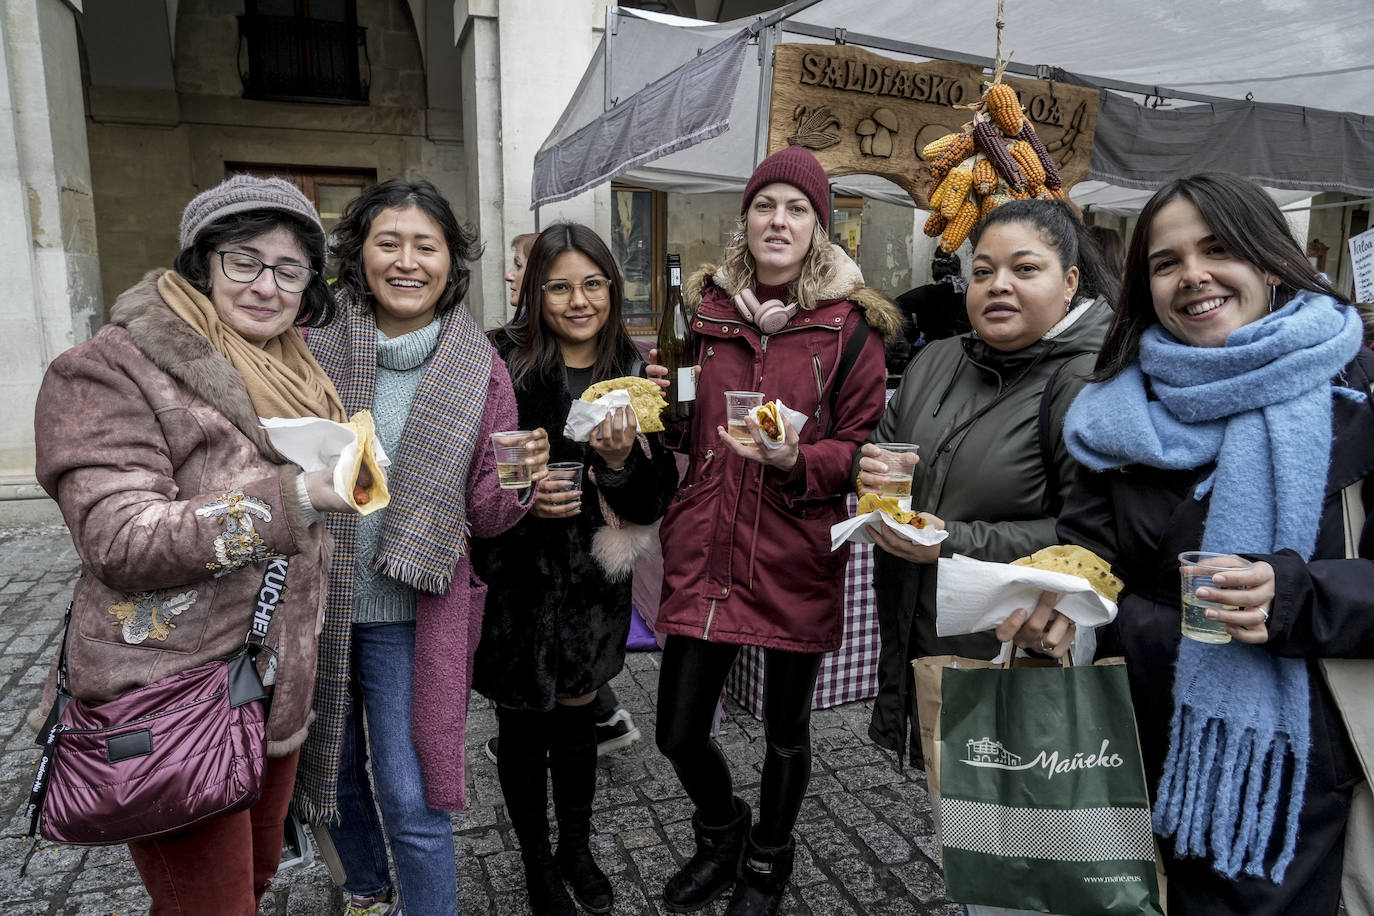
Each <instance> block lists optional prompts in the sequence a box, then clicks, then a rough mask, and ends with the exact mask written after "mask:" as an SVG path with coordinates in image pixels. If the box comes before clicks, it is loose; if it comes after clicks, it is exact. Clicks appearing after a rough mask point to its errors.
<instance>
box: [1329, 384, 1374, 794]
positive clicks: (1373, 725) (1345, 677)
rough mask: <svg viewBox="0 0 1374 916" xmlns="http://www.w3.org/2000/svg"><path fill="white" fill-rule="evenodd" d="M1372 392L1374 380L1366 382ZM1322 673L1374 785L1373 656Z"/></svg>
mask: <svg viewBox="0 0 1374 916" xmlns="http://www.w3.org/2000/svg"><path fill="white" fill-rule="evenodd" d="M1369 390H1370V394H1371V396H1374V382H1371V383H1370V386H1369ZM1366 481H1367V478H1366V479H1365V480H1357V481H1355V482H1354V483H1352V484H1351V485H1350V486H1348V487H1346V488H1345V489H1344V490H1342V491H1341V520H1342V523H1343V527H1344V529H1345V556H1346V559H1356V558H1358V557H1359V555H1360V534H1361V532H1363V531H1364V525H1365V519H1366V517H1367V515H1366V511H1365V506H1364V486H1365V483H1366ZM1321 669H1322V677H1323V678H1325V680H1326V686H1327V687H1328V688H1329V689H1330V690H1331V696H1332V697H1334V698H1335V700H1336V708H1337V709H1339V710H1340V713H1341V719H1342V720H1343V721H1344V722H1345V730H1346V732H1347V733H1348V734H1349V735H1350V743H1351V744H1352V745H1354V747H1355V754H1356V756H1357V757H1359V759H1360V768H1361V769H1363V770H1364V776H1365V779H1367V780H1369V782H1370V785H1374V713H1371V712H1370V709H1371V708H1374V659H1367V658H1324V659H1321Z"/></svg>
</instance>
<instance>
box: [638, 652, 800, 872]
mask: <svg viewBox="0 0 1374 916" xmlns="http://www.w3.org/2000/svg"><path fill="white" fill-rule="evenodd" d="M739 649H740V647H739V646H733V645H726V644H724V643H710V642H706V641H705V640H701V639H693V638H692V637H689V636H669V637H668V642H667V644H666V645H665V646H664V647H663V665H662V669H661V670H660V672H659V676H658V733H657V736H656V738H657V741H658V749H659V750H660V751H662V752H663V755H664V756H665V757H667V758H668V760H669V762H671V763H672V765H673V769H674V770H676V771H677V778H678V779H679V780H680V781H681V782H682V787H683V788H684V789H686V790H687V795H688V797H689V798H691V799H692V803H693V804H694V805H696V807H697V810H698V811H699V812H700V817H701V821H702V822H703V823H705V824H709V825H713V826H714V825H719V824H726V823H729V822H730V821H731V820H733V818H734V816H735V808H734V802H733V801H732V798H733V796H734V786H733V785H732V783H731V781H730V767H729V765H728V764H727V763H726V762H725V755H724V754H722V753H721V752H720V747H719V746H717V744H716V742H715V741H714V740H713V739H712V738H711V720H712V718H713V717H714V715H715V711H716V703H717V702H718V701H719V700H720V693H721V690H723V689H724V687H725V679H726V677H727V676H728V675H729V674H730V666H731V665H733V664H734V662H735V656H736V655H738V654H739ZM763 663H764V664H763V727H764V737H765V739H766V743H767V748H766V751H765V753H764V758H763V779H762V781H761V783H760V785H759V819H758V826H757V827H756V828H755V838H756V841H757V842H758V843H759V844H760V845H762V846H781V845H783V844H784V843H786V842H787V840H788V838H789V837H790V836H791V835H792V827H793V825H795V824H796V822H797V814H798V812H800V811H801V804H802V798H803V797H804V796H805V795H806V787H807V785H808V784H809V783H810V781H811V700H812V697H813V695H814V694H815V692H816V674H817V672H819V671H820V667H821V656H820V654H818V653H801V652H784V651H782V650H780V649H764V650H763Z"/></svg>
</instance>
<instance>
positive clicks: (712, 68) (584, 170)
mask: <svg viewBox="0 0 1374 916" xmlns="http://www.w3.org/2000/svg"><path fill="white" fill-rule="evenodd" d="M748 46H749V31H748V30H747V29H744V30H741V31H740V32H738V33H736V34H735V35H734V36H732V37H730V38H727V39H726V40H725V41H722V42H720V43H719V44H717V45H716V46H715V47H713V48H711V49H710V50H709V51H706V52H705V53H703V54H700V55H698V56H697V57H695V58H694V59H692V60H690V61H688V62H687V63H685V64H683V65H682V66H681V67H679V68H678V69H676V70H674V71H672V72H671V73H669V74H668V75H666V76H664V77H662V78H660V79H658V80H656V81H655V82H653V83H651V84H649V85H648V86H645V87H644V88H643V89H641V90H640V91H638V92H636V93H635V94H634V95H633V96H631V97H630V98H629V99H628V100H626V101H624V102H622V103H621V104H619V105H617V106H616V107H614V108H612V109H611V110H610V111H608V112H606V113H605V114H604V115H602V116H601V117H599V118H596V119H595V120H593V121H592V122H591V123H590V124H587V125H586V126H584V127H582V128H580V129H578V130H576V131H575V132H573V133H572V134H570V135H569V136H567V137H564V138H563V139H562V140H560V141H559V142H558V143H556V144H553V145H546V146H545V147H544V148H543V149H541V150H540V151H539V152H538V153H537V154H536V155H535V157H534V179H533V183H532V188H531V198H532V200H533V205H532V206H534V207H537V206H539V205H541V204H546V203H552V202H554V201H558V200H565V199H567V198H569V197H574V196H576V195H578V194H581V193H583V192H584V191H588V190H590V189H592V188H594V187H596V186H597V185H600V184H604V183H606V182H607V181H610V180H611V179H612V178H615V177H616V176H617V175H620V174H621V173H623V172H626V171H629V170H630V169H632V168H634V167H635V166H638V165H640V164H642V163H645V162H650V161H652V160H654V159H658V158H661V157H663V156H666V155H668V154H669V153H673V152H676V151H677V150H680V149H685V148H687V147H689V146H695V145H696V144H698V143H700V142H701V141H703V140H709V139H710V138H712V137H714V136H716V135H718V134H720V133H723V132H724V131H727V130H729V129H730V109H731V107H732V106H733V105H734V102H735V87H736V86H737V85H738V83H739V74H740V67H741V66H742V65H743V63H744V54H745V51H746V50H747V49H748ZM603 54H604V39H603V48H602V49H599V50H598V53H597V55H596V56H595V57H594V58H593V61H592V67H593V68H595V67H597V66H598V63H599V62H600V60H601V59H602V55H603ZM587 83H588V81H587V80H586V79H585V78H584V80H583V85H584V86H585V85H587Z"/></svg>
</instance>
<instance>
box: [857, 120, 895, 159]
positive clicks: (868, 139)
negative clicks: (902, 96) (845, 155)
mask: <svg viewBox="0 0 1374 916" xmlns="http://www.w3.org/2000/svg"><path fill="white" fill-rule="evenodd" d="M854 132H855V133H856V134H858V135H859V152H861V153H863V154H864V155H865V156H878V157H880V158H883V159H886V158H888V157H889V156H891V155H892V147H893V142H892V135H893V134H895V133H896V132H897V115H896V114H895V113H894V112H893V111H892V109H891V108H876V109H874V110H873V114H871V115H870V116H869V117H867V118H864V119H863V120H862V121H860V122H859V124H858V126H857V127H855V128H854Z"/></svg>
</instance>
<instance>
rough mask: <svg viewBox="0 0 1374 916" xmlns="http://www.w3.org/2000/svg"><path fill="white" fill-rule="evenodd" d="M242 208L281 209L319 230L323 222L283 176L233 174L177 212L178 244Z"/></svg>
mask: <svg viewBox="0 0 1374 916" xmlns="http://www.w3.org/2000/svg"><path fill="white" fill-rule="evenodd" d="M246 210H285V211H286V212H287V213H294V214H295V215H296V216H299V217H301V218H303V219H304V220H305V221H306V222H309V223H314V224H315V226H316V228H318V229H319V230H320V232H324V224H323V223H321V222H320V214H319V213H317V212H316V211H315V205H314V204H312V203H311V202H310V198H308V197H306V196H305V195H304V194H302V193H301V191H300V189H299V188H297V187H296V186H295V185H294V184H292V183H291V182H289V181H287V180H285V179H284V178H258V177H257V176H256V175H235V176H234V177H233V178H230V179H229V180H227V181H224V182H221V183H220V184H217V185H215V186H214V187H213V188H211V189H210V190H208V191H202V192H200V193H199V194H197V195H196V196H195V197H193V198H191V202H190V203H189V204H187V205H186V209H185V210H183V211H182V213H181V247H182V249H183V250H184V249H187V248H190V247H191V246H192V245H193V244H195V241H196V236H198V235H200V233H201V231H202V230H204V229H205V227H206V226H208V225H210V224H211V223H213V222H214V221H215V220H217V219H219V218H220V217H221V216H228V215H229V214H231V213H242V212H244V211H246Z"/></svg>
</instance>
